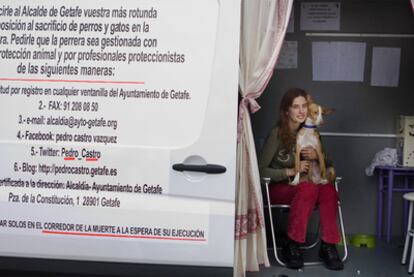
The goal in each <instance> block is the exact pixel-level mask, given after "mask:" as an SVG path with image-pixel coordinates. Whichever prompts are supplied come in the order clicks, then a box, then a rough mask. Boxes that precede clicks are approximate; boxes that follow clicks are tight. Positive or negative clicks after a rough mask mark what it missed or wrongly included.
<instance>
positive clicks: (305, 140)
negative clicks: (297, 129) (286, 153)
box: [297, 128, 318, 149]
mask: <svg viewBox="0 0 414 277" xmlns="http://www.w3.org/2000/svg"><path fill="white" fill-rule="evenodd" d="M303 130H304V132H303V133H302V134H298V138H297V143H299V145H300V148H301V149H302V148H304V147H307V146H312V147H313V148H316V147H317V146H318V137H317V136H316V134H315V129H313V128H304V129H303Z"/></svg>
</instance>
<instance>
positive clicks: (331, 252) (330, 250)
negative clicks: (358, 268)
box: [319, 241, 344, 270]
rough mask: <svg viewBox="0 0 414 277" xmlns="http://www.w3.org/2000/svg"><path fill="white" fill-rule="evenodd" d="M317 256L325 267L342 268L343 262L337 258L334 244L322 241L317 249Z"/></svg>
mask: <svg viewBox="0 0 414 277" xmlns="http://www.w3.org/2000/svg"><path fill="white" fill-rule="evenodd" d="M319 257H320V258H321V259H322V261H323V263H324V264H325V267H326V268H327V269H330V270H342V269H344V264H343V263H342V260H341V259H340V258H339V255H338V251H337V250H336V247H335V244H330V243H325V242H323V241H322V243H321V249H320V250H319Z"/></svg>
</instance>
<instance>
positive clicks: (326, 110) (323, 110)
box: [322, 107, 335, 115]
mask: <svg viewBox="0 0 414 277" xmlns="http://www.w3.org/2000/svg"><path fill="white" fill-rule="evenodd" d="M334 111H335V109H334V108H326V107H322V114H323V115H328V114H331V113H333V112H334Z"/></svg>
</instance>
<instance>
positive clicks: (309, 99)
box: [306, 94, 314, 105]
mask: <svg viewBox="0 0 414 277" xmlns="http://www.w3.org/2000/svg"><path fill="white" fill-rule="evenodd" d="M306 100H308V105H309V104H310V103H314V102H313V99H312V96H311V95H310V94H308V95H306Z"/></svg>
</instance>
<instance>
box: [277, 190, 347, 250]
mask: <svg viewBox="0 0 414 277" xmlns="http://www.w3.org/2000/svg"><path fill="white" fill-rule="evenodd" d="M269 190H270V202H271V203H272V204H288V205H291V206H290V212H289V218H288V237H289V238H290V239H292V240H294V241H296V242H299V243H304V242H305V240H306V229H307V226H308V221H309V217H310V216H311V214H312V211H313V209H314V208H315V206H316V205H318V207H319V208H318V209H319V217H320V228H321V233H322V240H323V241H324V242H326V243H335V244H336V243H338V242H339V239H340V237H339V230H338V226H337V224H336V216H337V211H338V193H337V191H336V190H335V187H334V186H333V185H332V184H325V185H315V184H314V183H311V182H302V183H299V184H298V185H297V186H291V185H288V184H282V183H278V184H272V185H271V186H270V188H269Z"/></svg>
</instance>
